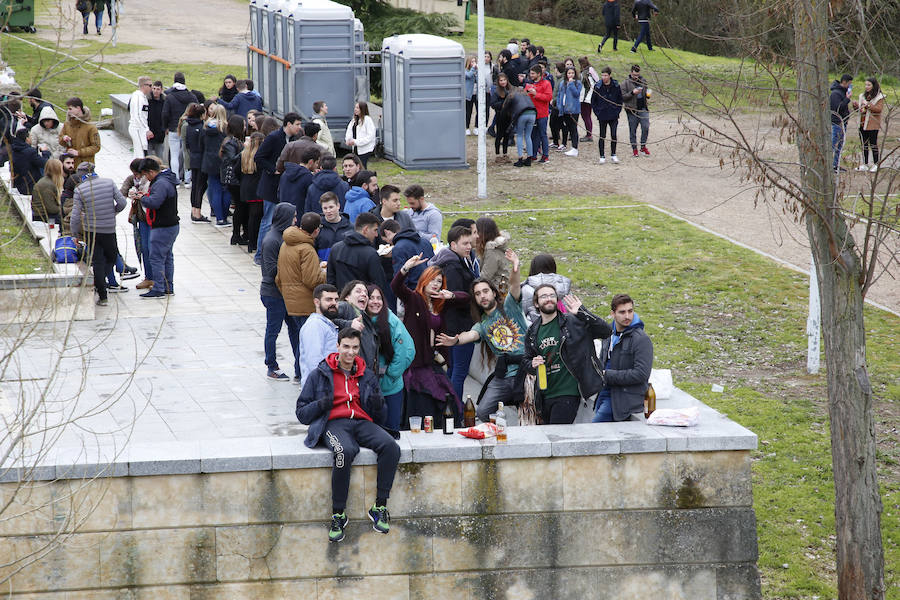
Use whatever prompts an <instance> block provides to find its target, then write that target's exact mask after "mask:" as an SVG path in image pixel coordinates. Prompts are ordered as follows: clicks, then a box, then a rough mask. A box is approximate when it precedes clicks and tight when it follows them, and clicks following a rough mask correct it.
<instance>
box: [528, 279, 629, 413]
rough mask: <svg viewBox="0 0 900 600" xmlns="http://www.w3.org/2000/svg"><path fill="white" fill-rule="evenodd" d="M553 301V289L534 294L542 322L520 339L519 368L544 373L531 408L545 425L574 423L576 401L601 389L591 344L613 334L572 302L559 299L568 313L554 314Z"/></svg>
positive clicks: (546, 287)
mask: <svg viewBox="0 0 900 600" xmlns="http://www.w3.org/2000/svg"><path fill="white" fill-rule="evenodd" d="M558 301H559V299H558V297H557V294H556V288H554V287H553V286H552V285H550V284H542V285H539V286H538V287H537V288H535V290H534V305H535V307H537V309H538V311H540V316H541V318H540V319H536V320H535V322H534V323H532V324H531V327H529V328H528V333H526V334H525V354H524V356H523V357H522V365H521V368H523V369H525V370H526V372H528V373H531V374H534V373H535V371H536V369H537V367H538V366H539V365H544V368H545V369H546V370H547V386H546V389H543V390H541V389H538V390H535V408H537V409H538V410H540V411H541V418H542V419H543V421H544V423H545V424H556V423H572V422H574V421H575V416H576V415H577V414H578V405H579V403H580V401H581V399H582V398H589V397H590V396H593V395H594V394H596V393H597V392H599V391H600V390H601V389H603V386H604V382H603V374H602V371H603V369H602V366H601V365H600V364H599V363H598V362H597V357H596V355H595V354H594V343H593V341H594V340H595V339H605V338H608V337H609V336H610V335H611V334H612V328H611V327H610V326H609V324H607V323H606V321H604V320H603V319H601V318H600V317H598V316H597V315H595V314H593V313H592V312H590V311H588V310H587V309H586V308H584V306H582V304H581V300H579V299H578V297H577V296H575V295H572V294H570V295H568V296H566V297H565V298H563V304H564V305H565V307H566V310H567V311H568V313H562V312H559V309H558V307H557V303H558ZM539 383H540V382H539ZM539 387H540V386H539Z"/></svg>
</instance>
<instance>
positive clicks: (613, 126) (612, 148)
mask: <svg viewBox="0 0 900 600" xmlns="http://www.w3.org/2000/svg"><path fill="white" fill-rule="evenodd" d="M607 125H608V126H609V140H610V141H609V153H610V154H612V155H613V156H615V155H616V141H617V139H616V135H617V133H616V130H617V129H618V128H619V121H618V119H616V120H615V121H600V141H599V142H598V144H599V147H600V156H604V157H605V156H606V147H605V146H606V127H607ZM645 139H646V138H645Z"/></svg>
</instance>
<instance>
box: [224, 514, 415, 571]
mask: <svg viewBox="0 0 900 600" xmlns="http://www.w3.org/2000/svg"><path fill="white" fill-rule="evenodd" d="M328 524H329V523H328V522H326V521H323V522H321V523H309V524H297V525H293V524H292V525H283V526H275V525H272V526H267V525H258V526H253V525H251V526H248V527H236V528H232V529H233V531H232V532H230V534H229V536H227V537H225V536H224V535H223V536H219V537H220V541H219V543H218V544H217V549H216V552H217V553H218V555H219V556H227V555H236V556H248V555H250V556H255V555H253V552H254V551H255V550H258V549H259V548H261V547H263V546H264V545H265V544H264V543H263V542H269V541H270V540H272V539H273V538H275V543H274V545H273V546H272V548H271V551H269V552H268V553H267V555H266V556H265V557H263V558H259V559H258V560H256V563H255V564H254V565H252V566H251V572H261V571H262V570H263V569H265V570H266V572H267V573H268V576H269V577H271V578H273V579H291V578H298V577H301V578H306V577H320V578H327V577H337V576H365V575H394V574H403V573H428V572H430V571H431V569H432V561H431V523H430V520H422V519H417V520H412V521H405V520H402V519H395V520H392V521H391V533H390V535H383V534H380V533H377V532H375V531H373V530H372V525H371V523H370V522H369V520H368V519H365V520H361V519H352V518H351V520H350V524H349V526H348V528H347V530H346V538H345V539H344V541H343V542H341V543H340V544H331V543H329V542H328ZM276 533H277V535H276ZM261 540H262V541H261ZM386 557H390V559H389V560H386ZM231 564H232V566H234V563H231ZM254 570H255V571H254ZM227 575H228V578H229V579H230V578H231V574H227Z"/></svg>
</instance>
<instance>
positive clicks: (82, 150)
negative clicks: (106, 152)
mask: <svg viewBox="0 0 900 600" xmlns="http://www.w3.org/2000/svg"><path fill="white" fill-rule="evenodd" d="M65 136H69V137H71V138H72V141H71V142H70V143H68V144H67V143H66V142H65V141H64V140H63V138H64V137H65ZM59 143H60V144H62V145H63V146H64V147H66V148H74V149H75V150H77V151H78V156H76V157H75V166H78V165H80V164H81V163H83V162H94V156H95V155H96V154H97V153H98V152H100V132H99V131H97V126H96V125H94V124H93V123H91V109H89V108H88V107H86V106H85V107H84V117H83V118H81V119H73V118H71V117H70V118H68V119H66V124H65V125H63V128H62V131H60V132H59Z"/></svg>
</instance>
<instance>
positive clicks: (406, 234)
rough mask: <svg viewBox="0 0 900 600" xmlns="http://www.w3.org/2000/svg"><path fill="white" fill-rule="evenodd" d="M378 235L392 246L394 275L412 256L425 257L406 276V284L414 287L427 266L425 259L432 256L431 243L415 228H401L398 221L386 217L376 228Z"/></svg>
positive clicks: (411, 287)
mask: <svg viewBox="0 0 900 600" xmlns="http://www.w3.org/2000/svg"><path fill="white" fill-rule="evenodd" d="M378 235H380V236H381V239H383V240H384V241H385V242H387V243H388V244H390V245H392V246H393V248H392V249H391V264H392V265H393V267H394V275H396V274H397V271H399V270H400V267H402V266H403V265H405V264H406V261H408V260H409V259H410V258H412V257H413V256H415V255H417V254H421V255H422V258H424V259H426V261H425V262H423V263H422V264H420V265H419V266H417V267H413V268H412V269H410V271H409V275H407V277H406V285H407V286H408V287H409V288H410V289H413V290H414V289H416V284H417V283H419V276H420V275H421V274H422V273H423V272H424V271H425V269H426V267H427V259H430V258H432V257H433V256H434V248H432V247H431V243H430V242H428V240H425V239H423V238H422V236H420V235H419V233H418V232H417V231H416V230H415V229H410V228H407V229H401V227H400V223H398V222H397V221H395V220H394V219H386V220H385V221H384V223H382V224H381V227H379V228H378Z"/></svg>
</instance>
